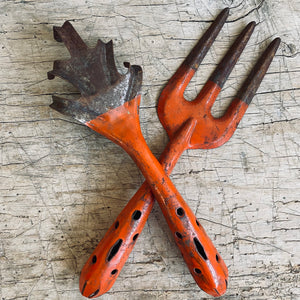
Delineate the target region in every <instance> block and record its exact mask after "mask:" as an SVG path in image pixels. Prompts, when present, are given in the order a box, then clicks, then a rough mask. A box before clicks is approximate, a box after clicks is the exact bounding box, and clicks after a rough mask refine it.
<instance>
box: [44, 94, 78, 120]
mask: <svg viewBox="0 0 300 300" xmlns="http://www.w3.org/2000/svg"><path fill="white" fill-rule="evenodd" d="M52 100H53V103H52V104H50V107H51V108H53V109H55V110H56V111H58V112H60V113H62V114H63V115H65V116H70V117H73V115H72V114H71V113H70V112H71V111H73V110H72V109H71V107H72V106H74V104H75V102H74V101H72V100H69V99H65V98H61V97H57V96H52Z"/></svg>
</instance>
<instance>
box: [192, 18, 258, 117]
mask: <svg viewBox="0 0 300 300" xmlns="http://www.w3.org/2000/svg"><path fill="white" fill-rule="evenodd" d="M255 25H256V24H255V22H251V23H249V24H248V25H247V26H246V27H245V28H244V30H243V31H242V32H241V33H240V34H239V36H238V37H237V39H236V40H235V41H234V43H233V44H232V46H231V47H230V49H229V50H228V51H227V53H226V54H225V56H224V57H223V58H222V60H221V62H220V63H219V64H218V66H217V67H216V69H215V70H214V72H213V73H212V75H211V76H210V78H209V79H208V81H207V82H206V84H205V85H204V87H203V88H202V90H201V91H200V93H199V94H198V96H197V97H196V99H195V101H198V102H201V101H202V100H204V101H205V104H206V110H207V111H209V110H210V109H211V107H212V106H213V104H214V102H215V100H216V98H217V97H218V95H219V93H220V91H221V89H222V87H223V85H224V83H225V81H226V80H227V78H228V76H229V75H230V73H231V71H232V69H233V67H234V66H235V64H236V62H237V61H238V59H239V57H240V56H241V54H242V52H243V50H244V49H245V47H246V45H247V43H248V41H249V39H250V37H251V35H252V33H253V30H254V28H255ZM207 95H208V96H207Z"/></svg>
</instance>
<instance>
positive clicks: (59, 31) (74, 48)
mask: <svg viewBox="0 0 300 300" xmlns="http://www.w3.org/2000/svg"><path fill="white" fill-rule="evenodd" d="M53 36H54V39H55V40H56V41H57V42H60V43H61V42H63V43H64V44H65V45H66V47H67V49H68V50H69V52H70V54H71V56H73V55H74V54H76V53H78V52H80V51H86V50H87V46H86V44H85V42H84V41H83V40H82V39H81V37H80V36H79V34H78V33H77V32H76V30H75V29H74V27H73V26H72V24H71V23H70V22H69V21H66V22H65V23H64V24H63V26H62V27H58V26H54V27H53Z"/></svg>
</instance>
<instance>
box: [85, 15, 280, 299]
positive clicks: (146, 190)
mask: <svg viewBox="0 0 300 300" xmlns="http://www.w3.org/2000/svg"><path fill="white" fill-rule="evenodd" d="M227 14H228V10H224V11H223V12H222V13H221V14H220V15H219V17H218V18H217V19H216V20H215V21H214V23H213V24H212V26H211V27H210V28H209V29H208V30H207V32H206V33H205V34H204V36H203V37H202V38H201V39H200V40H199V42H198V43H197V45H196V46H195V47H194V49H193V50H192V52H191V53H190V55H189V56H188V57H187V58H186V60H185V61H184V62H183V64H182V65H181V66H180V68H179V69H178V71H177V72H176V73H175V75H174V76H173V77H172V78H171V80H170V81H169V83H168V84H167V86H166V87H165V88H164V90H163V92H162V94H161V96H160V98H159V102H158V114H159V118H160V121H161V122H162V124H163V125H164V127H165V128H166V130H167V132H168V134H169V136H170V142H169V144H168V145H167V147H166V149H165V150H164V152H163V154H162V155H161V157H160V162H161V164H162V166H163V167H164V170H165V172H166V173H167V174H170V172H171V171H172V169H173V167H174V166H175V164H176V162H177V160H178V158H179V157H180V155H181V154H182V152H183V151H184V150H185V149H192V148H193V149H196V148H199V149H200V148H201V149H211V148H215V147H218V146H221V145H222V144H224V143H225V142H226V141H228V140H229V139H230V137H231V136H232V134H233V133H234V131H235V129H236V127H237V125H238V123H239V121H240V120H241V119H242V117H243V115H244V113H245V111H246V109H247V107H248V105H249V104H250V102H251V100H252V98H253V96H254V94H255V92H256V90H257V88H258V87H259V85H260V83H261V81H262V79H263V77H264V75H265V73H266V71H267V69H268V67H269V64H270V63H271V61H272V59H273V56H274V55H275V52H276V50H277V48H278V46H279V43H280V39H275V40H274V41H273V42H272V43H271V44H270V45H269V47H268V48H267V50H266V51H265V52H264V54H263V55H262V56H261V58H260V59H259V61H258V62H257V63H256V65H255V67H254V68H253V70H252V72H251V74H250V75H249V77H248V79H247V80H246V81H245V82H244V84H243V86H242V88H241V89H240V92H239V93H238V94H237V96H236V98H235V99H234V101H233V102H232V103H231V105H230V107H229V108H228V110H227V112H226V113H225V115H224V116H223V117H222V118H220V119H214V118H213V117H212V115H211V112H210V109H211V107H212V105H213V103H214V101H215V99H216V97H217V95H218V94H219V92H220V90H221V88H222V86H223V85H224V83H225V81H226V79H227V77H228V76H229V73H230V72H231V70H232V68H233V66H234V65H235V63H236V61H237V60H238V58H239V56H240V54H241V53H242V51H243V49H244V47H245V45H246V42H247V41H248V39H249V38H250V35H251V33H252V31H253V29H254V26H255V24H254V22H252V23H250V24H248V26H247V27H246V28H245V29H244V30H243V31H242V33H241V34H240V36H239V37H238V39H237V40H236V41H235V43H234V44H233V45H232V47H231V48H230V50H229V51H228V53H227V54H226V55H225V57H224V58H223V60H222V61H221V63H220V64H219V65H218V67H217V68H216V70H215V71H214V73H213V74H212V76H211V77H210V79H209V80H208V81H207V83H206V84H205V86H204V87H203V89H202V91H201V92H200V94H199V95H198V96H197V98H196V99H195V100H194V101H192V102H188V101H186V100H185V99H184V98H183V92H184V90H185V88H186V86H187V85H188V83H189V81H190V79H191V78H192V76H193V75H194V73H195V71H196V70H197V68H198V66H199V64H200V63H201V61H202V59H203V57H204V56H205V54H206V53H207V51H208V49H209V46H210V45H211V43H212V41H213V39H214V38H215V37H216V35H217V34H218V32H219V30H220V29H221V27H220V26H222V25H223V24H224V21H225V19H224V17H225V16H226V15H227ZM185 120H188V121H187V123H185V125H184V126H183V127H181V128H180V126H181V124H182V123H183V122H184V121H185ZM195 126H196V127H195ZM153 204H154V196H153V195H152V193H151V189H150V187H149V186H148V184H147V182H144V183H143V185H142V186H141V188H140V189H139V190H138V191H137V192H136V194H135V195H134V196H133V197H132V199H131V200H130V201H129V202H128V204H127V205H126V207H125V208H124V209H123V210H122V212H121V213H120V214H119V216H118V217H117V219H116V221H115V222H114V223H113V224H112V226H111V227H110V229H109V230H108V231H107V233H106V234H105V236H104V237H103V239H102V240H101V241H100V243H99V244H98V246H97V247H96V249H95V250H94V252H93V253H92V255H91V256H90V258H89V259H88V261H87V263H86V264H85V266H84V267H83V269H82V273H81V284H83V283H84V282H90V283H91V284H93V285H94V288H95V289H96V290H99V291H98V293H97V296H100V295H102V294H103V293H105V292H106V291H108V290H109V289H110V287H111V286H112V285H113V283H114V282H115V280H116V278H117V276H118V274H119V273H120V270H121V269H122V267H123V265H124V263H125V262H126V260H127V258H128V256H129V254H130V252H131V251H132V249H133V247H134V244H135V241H136V239H137V237H138V235H139V234H140V232H141V231H142V229H143V227H144V225H145V223H146V220H147V218H148V216H149V214H150V212H151V210H152V207H153ZM137 212H140V217H139V218H138V219H136V218H134V217H133V218H132V217H131V216H135V215H136V213H137ZM196 223H197V224H198V221H197V220H196ZM175 238H176V239H178V241H179V242H184V241H182V240H183V239H184V238H185V232H184V233H183V232H175ZM119 240H122V241H123V242H122V245H121V246H120V247H119V249H118V252H117V253H115V254H114V255H113V256H112V257H111V258H110V259H109V260H108V259H106V258H107V254H108V253H111V251H113V249H114V247H115V245H116V243H117V241H119ZM198 247H199V249H198V250H199V252H200V253H202V256H203V258H204V259H206V257H207V256H209V259H214V260H215V261H216V262H218V261H219V256H218V254H215V253H214V252H213V253H212V255H210V254H211V253H208V252H207V249H204V248H203V249H202V248H201V246H200V245H198ZM208 263H210V260H208ZM221 268H223V271H224V274H225V277H224V278H226V277H227V269H226V268H225V265H221ZM205 271H206V270H205V269H201V270H200V269H194V273H192V274H193V275H195V276H199V277H202V280H203V282H205V281H206V278H207V277H209V276H211V274H213V273H206V272H205ZM218 280H219V279H217V282H216V284H215V286H218V282H219V283H222V280H223V279H222V280H219V281H218ZM224 281H225V285H222V286H221V288H220V287H219V289H218V290H216V291H214V292H215V293H214V292H211V293H210V294H212V295H214V296H219V295H221V294H223V293H224V292H225V291H226V285H227V281H226V279H224V280H223V282H224ZM207 290H209V288H206V291H207ZM210 290H211V291H213V287H211V288H210ZM86 295H87V294H86Z"/></svg>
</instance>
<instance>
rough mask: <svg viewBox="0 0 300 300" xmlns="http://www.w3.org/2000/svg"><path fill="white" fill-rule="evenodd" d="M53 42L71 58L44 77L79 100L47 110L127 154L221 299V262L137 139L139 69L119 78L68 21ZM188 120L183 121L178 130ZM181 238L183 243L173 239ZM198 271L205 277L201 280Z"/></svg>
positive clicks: (86, 288)
mask: <svg viewBox="0 0 300 300" xmlns="http://www.w3.org/2000/svg"><path fill="white" fill-rule="evenodd" d="M227 14H228V12H227V11H225V12H224V13H223V16H222V19H223V21H225V19H226V16H227ZM54 38H55V39H56V40H57V41H58V42H64V43H65V45H66V47H67V48H68V50H69V52H70V54H71V58H70V59H69V60H65V61H55V62H54V66H53V70H52V71H50V72H49V73H48V78H49V79H53V78H54V77H55V76H59V77H62V78H64V79H66V80H68V81H69V82H71V83H72V84H73V85H74V86H76V87H77V88H78V89H79V91H80V93H81V97H80V98H79V99H76V100H69V99H62V98H59V97H56V96H55V97H53V103H52V104H51V107H52V108H53V109H55V110H57V111H59V112H61V113H63V114H65V115H68V116H72V117H74V118H75V119H76V120H78V121H80V122H81V123H84V124H85V125H86V126H88V127H90V128H91V129H93V130H95V131H96V132H98V133H101V134H102V135H104V136H106V137H107V138H109V139H110V140H112V141H113V142H115V143H116V144H118V145H120V146H121V147H122V148H123V149H124V150H126V151H127V153H128V154H129V155H130V156H131V157H132V158H133V160H134V161H135V162H136V163H137V165H138V166H139V168H140V169H141V171H142V173H143V175H144V176H145V178H146V180H147V182H148V183H149V185H150V186H151V189H152V192H153V193H154V195H155V197H156V199H157V200H158V202H159V203H160V206H161V208H162V210H163V213H164V216H165V218H166V220H167V223H168V225H169V227H170V228H171V230H172V232H173V233H174V237H175V241H176V243H177V245H178V247H179V248H180V251H181V252H182V254H183V257H184V259H185V261H186V263H187V265H188V267H189V269H190V271H191V272H192V274H193V276H194V278H195V280H196V282H197V284H198V285H199V286H200V287H201V288H202V289H203V290H204V291H206V292H207V293H209V294H212V295H220V294H222V293H223V291H224V289H226V288H225V285H226V283H225V281H226V280H227V276H228V275H227V268H226V266H225V263H224V261H223V259H222V258H221V256H220V254H219V253H218V252H217V250H216V249H215V247H214V245H213V243H212V242H211V240H210V239H209V237H208V236H207V235H206V233H205V231H204V229H203V228H202V227H201V226H200V225H199V222H198V221H197V220H196V217H195V215H194V214H193V212H192V211H191V209H190V208H189V207H188V205H187V204H186V203H185V201H184V200H183V198H182V197H181V196H180V194H179V193H178V191H177V190H176V188H175V186H174V185H173V184H172V182H171V180H170V179H169V177H168V176H167V175H166V174H165V172H164V170H163V168H162V166H161V165H160V163H159V162H158V161H157V159H156V158H155V157H154V156H153V154H152V153H151V151H150V150H149V148H148V146H147V144H146V142H145V140H144V138H143V136H142V133H141V130H140V124H139V117H138V108H139V103H140V91H139V90H140V85H141V81H142V70H141V68H140V67H139V66H130V65H129V63H126V64H125V66H126V67H127V68H128V72H127V73H126V74H125V75H121V74H119V73H118V71H117V69H116V66H115V63H114V57H113V50H112V42H109V43H108V44H104V43H103V42H101V41H100V40H99V41H98V43H97V46H96V47H95V48H92V49H90V48H88V47H87V46H86V44H85V43H84V42H83V41H82V39H81V38H80V36H79V35H78V34H77V32H76V31H75V30H74V28H73V27H72V25H71V24H70V23H69V22H65V23H64V25H63V26H62V27H54ZM187 121H188V120H187V119H186V120H184V122H183V123H182V124H181V126H183V125H184V124H185V123H186V122H187ZM141 216H142V212H141V211H138V210H137V211H134V213H133V214H132V216H130V217H131V219H132V220H138V219H139V218H141ZM115 227H117V225H115ZM180 234H182V239H179V238H178V236H179V235H180ZM133 242H134V241H133ZM122 244H123V240H122V238H120V239H118V240H117V241H116V242H115V243H114V245H113V247H112V248H111V249H110V251H109V252H108V253H106V260H107V261H110V260H111V259H112V258H113V257H114V256H115V255H116V254H117V253H118V252H119V250H120V247H121V246H122ZM212 257H213V259H212ZM216 257H217V258H218V259H217V261H216ZM97 260H98V258H97V256H95V257H93V259H92V261H91V264H93V265H94V266H95V267H97ZM201 272H203V274H205V280H204V277H203V275H202V274H200V273H201ZM117 273H118V270H117V269H114V270H112V271H111V276H112V277H113V276H115V275H116V274H117ZM83 274H84V272H83ZM80 290H81V293H82V294H83V295H85V296H87V297H89V298H92V297H95V296H97V295H99V294H100V293H102V288H101V285H100V286H98V285H97V286H96V285H95V282H94V281H93V280H90V279H89V274H85V275H82V276H81V278H80Z"/></svg>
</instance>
